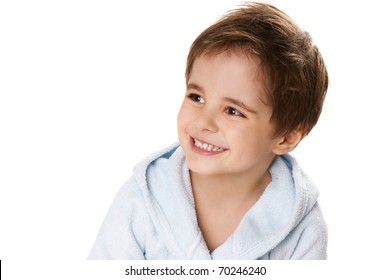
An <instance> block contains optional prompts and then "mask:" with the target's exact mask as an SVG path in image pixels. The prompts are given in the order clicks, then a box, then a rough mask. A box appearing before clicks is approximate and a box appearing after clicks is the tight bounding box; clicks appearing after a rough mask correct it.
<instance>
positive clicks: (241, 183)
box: [190, 169, 272, 203]
mask: <svg viewBox="0 0 390 280" xmlns="http://www.w3.org/2000/svg"><path fill="white" fill-rule="evenodd" d="M190 174H191V183H192V189H193V192H194V196H195V198H196V196H197V195H206V196H208V198H209V199H211V200H213V199H215V200H216V201H219V202H222V201H226V202H228V203H229V202H233V201H239V200H243V199H247V198H252V199H254V198H256V201H257V200H258V199H259V198H260V196H261V194H262V193H263V192H264V190H265V188H266V187H267V185H268V184H269V183H270V182H271V180H272V177H271V174H270V173H269V171H268V169H265V170H263V171H260V172H259V173H257V174H256V176H251V175H252V174H248V176H243V175H235V174H230V175H202V174H198V173H195V172H192V171H190Z"/></svg>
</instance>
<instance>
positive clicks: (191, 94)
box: [188, 93, 206, 103]
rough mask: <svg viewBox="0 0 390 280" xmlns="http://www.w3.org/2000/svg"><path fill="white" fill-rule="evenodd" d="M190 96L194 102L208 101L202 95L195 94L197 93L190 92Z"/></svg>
mask: <svg viewBox="0 0 390 280" xmlns="http://www.w3.org/2000/svg"><path fill="white" fill-rule="evenodd" d="M188 98H189V99H191V100H192V101H194V102H198V103H206V101H205V100H204V98H203V97H202V96H200V95H198V94H195V93H190V94H188Z"/></svg>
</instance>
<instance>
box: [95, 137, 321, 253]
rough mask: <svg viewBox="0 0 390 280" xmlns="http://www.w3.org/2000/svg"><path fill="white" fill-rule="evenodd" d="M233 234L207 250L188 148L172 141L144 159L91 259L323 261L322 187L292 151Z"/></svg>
mask: <svg viewBox="0 0 390 280" xmlns="http://www.w3.org/2000/svg"><path fill="white" fill-rule="evenodd" d="M270 173H271V175H272V182H271V183H270V184H269V185H268V186H267V188H266V189H265V191H264V193H263V195H262V196H261V198H260V199H259V200H258V201H257V203H256V204H255V205H253V206H252V208H251V209H250V210H249V211H248V212H247V213H246V215H245V216H244V218H243V219H242V221H241V222H240V224H239V226H238V227H237V228H236V230H235V231H234V232H233V233H232V235H231V236H230V237H229V238H228V239H227V240H226V241H225V243H223V244H222V245H220V246H219V247H218V248H216V249H215V250H214V251H212V252H209V250H208V249H207V246H206V243H205V241H204V239H203V236H202V233H201V231H200V229H199V226H198V223H197V218H196V212H195V203H194V198H193V195H192V188H191V182H190V176H189V171H188V168H187V165H186V163H185V157H184V152H183V150H182V148H181V147H179V146H178V145H173V146H171V147H169V148H167V149H165V150H163V151H161V152H159V153H157V154H155V155H153V156H151V157H149V158H147V159H145V160H144V161H142V162H141V163H139V164H138V165H137V166H136V167H135V168H134V176H133V177H132V178H130V179H129V180H128V181H127V182H126V183H125V184H124V186H123V187H122V188H121V189H120V191H119V193H118V194H117V196H116V198H115V200H114V202H113V204H112V206H111V208H110V210H109V212H108V214H107V216H106V218H105V220H104V222H103V224H102V226H101V229H100V231H99V233H98V236H97V238H96V241H95V244H94V246H93V248H92V250H91V252H90V255H89V259H122V260H123V259H164V260H168V259H179V260H187V259H206V260H207V259H208V260H210V259H252V260H253V259H261V260H264V259H326V246H327V229H326V224H325V221H324V219H323V216H322V214H321V212H320V209H319V206H318V203H317V197H318V191H317V189H316V188H315V187H314V185H313V184H312V182H311V181H310V180H309V179H308V178H307V176H306V175H305V174H304V173H303V172H302V170H301V169H300V168H299V166H298V165H297V163H296V161H295V160H294V158H293V157H291V156H289V155H284V156H279V157H277V158H276V159H275V160H274V162H273V164H272V165H271V167H270Z"/></svg>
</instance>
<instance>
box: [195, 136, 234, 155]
mask: <svg viewBox="0 0 390 280" xmlns="http://www.w3.org/2000/svg"><path fill="white" fill-rule="evenodd" d="M190 142H191V147H192V149H193V150H194V151H196V152H198V153H201V154H208V155H211V154H217V153H221V152H224V151H226V150H227V149H225V148H222V147H219V146H216V145H214V144H210V143H208V142H206V141H204V140H200V139H197V138H194V137H190Z"/></svg>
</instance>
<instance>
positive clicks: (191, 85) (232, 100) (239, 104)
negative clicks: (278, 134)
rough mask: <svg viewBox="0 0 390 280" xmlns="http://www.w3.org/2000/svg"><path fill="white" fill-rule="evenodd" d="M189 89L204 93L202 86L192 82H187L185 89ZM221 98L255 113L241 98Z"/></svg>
mask: <svg viewBox="0 0 390 280" xmlns="http://www.w3.org/2000/svg"><path fill="white" fill-rule="evenodd" d="M189 89H194V90H197V91H199V92H201V93H203V94H204V90H203V88H202V87H201V86H199V85H197V84H193V83H189V84H187V90H189ZM223 100H224V101H227V102H229V103H233V104H234V105H236V106H238V107H241V108H243V109H244V110H246V111H248V112H250V113H252V114H256V111H255V110H254V109H252V108H251V107H250V106H248V105H247V104H245V103H244V102H242V101H241V100H238V99H236V98H232V97H224V98H223Z"/></svg>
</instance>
